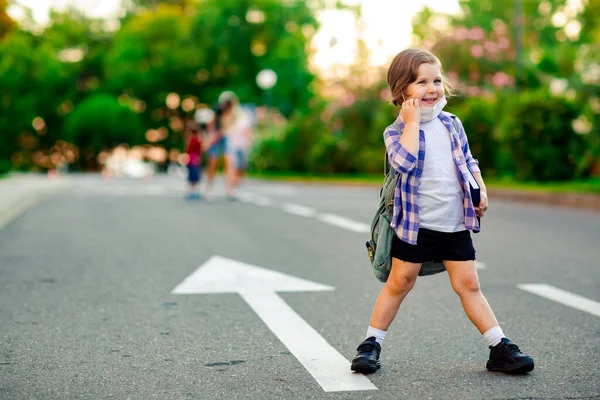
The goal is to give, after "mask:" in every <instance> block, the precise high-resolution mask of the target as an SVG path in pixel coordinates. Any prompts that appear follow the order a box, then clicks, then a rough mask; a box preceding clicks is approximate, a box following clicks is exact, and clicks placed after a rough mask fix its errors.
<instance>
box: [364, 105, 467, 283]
mask: <svg viewBox="0 0 600 400" xmlns="http://www.w3.org/2000/svg"><path fill="white" fill-rule="evenodd" d="M452 125H453V126H454V129H456V131H457V132H458V130H459V127H458V122H457V121H456V118H454V116H453V118H452ZM393 126H394V127H395V128H396V129H398V130H400V127H399V126H398V125H397V124H396V122H394V124H393ZM384 175H385V178H384V180H383V186H382V188H381V192H380V194H379V207H377V211H376V212H375V215H374V216H373V220H372V221H371V229H370V234H371V236H370V238H369V240H368V241H367V243H366V246H367V251H368V253H369V260H370V261H371V267H372V268H373V274H375V278H377V279H378V280H379V281H381V282H386V281H387V279H388V276H389V275H390V271H391V269H392V254H391V253H392V239H393V238H394V235H395V234H396V232H394V229H393V228H392V227H391V226H390V223H391V222H392V215H393V213H394V191H395V188H396V186H397V185H398V180H399V179H402V175H401V174H399V173H398V172H397V171H396V170H394V169H393V168H391V167H390V163H389V161H388V155H387V152H386V153H385V164H384ZM444 271H446V267H444V264H443V263H442V262H433V261H426V262H424V263H423V265H422V266H421V270H420V271H419V276H427V275H433V274H438V273H440V272H444Z"/></svg>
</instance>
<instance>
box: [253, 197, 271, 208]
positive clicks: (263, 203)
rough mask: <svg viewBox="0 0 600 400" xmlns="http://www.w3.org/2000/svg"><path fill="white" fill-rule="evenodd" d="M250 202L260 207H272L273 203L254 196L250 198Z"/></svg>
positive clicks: (265, 198)
mask: <svg viewBox="0 0 600 400" xmlns="http://www.w3.org/2000/svg"><path fill="white" fill-rule="evenodd" d="M250 202H251V203H253V204H256V205H257V206H261V207H270V206H272V205H273V201H272V200H271V199H269V198H268V197H263V196H254V197H252V198H250Z"/></svg>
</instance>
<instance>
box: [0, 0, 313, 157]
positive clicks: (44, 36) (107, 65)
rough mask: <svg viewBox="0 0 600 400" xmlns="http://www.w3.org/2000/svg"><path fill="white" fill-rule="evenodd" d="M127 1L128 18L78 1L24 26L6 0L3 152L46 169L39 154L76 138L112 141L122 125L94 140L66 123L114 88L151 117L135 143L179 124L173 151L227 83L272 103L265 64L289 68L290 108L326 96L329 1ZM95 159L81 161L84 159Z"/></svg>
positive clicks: (284, 99)
mask: <svg viewBox="0 0 600 400" xmlns="http://www.w3.org/2000/svg"><path fill="white" fill-rule="evenodd" d="M124 4H125V6H126V10H127V13H126V15H125V16H124V17H123V18H122V19H121V20H120V21H103V20H94V19H89V18H85V17H84V16H82V15H81V13H79V12H77V11H76V10H73V9H70V10H68V11H66V12H62V13H57V12H53V13H52V15H51V21H52V23H51V24H50V25H49V26H47V27H45V28H43V29H41V30H40V27H39V26H36V25H35V24H34V23H33V20H32V19H31V13H29V19H27V18H26V20H25V21H24V22H23V25H22V26H18V25H15V26H13V24H12V20H10V19H9V18H7V16H6V13H5V9H6V0H0V54H1V56H0V57H1V58H0V88H1V92H0V104H1V105H2V107H1V108H0V129H1V134H0V159H2V160H9V159H10V160H12V163H13V165H14V166H15V167H16V168H21V169H29V168H36V167H42V166H40V165H36V162H35V161H34V160H33V157H32V155H33V153H34V152H40V151H42V152H44V153H46V155H48V156H49V155H50V154H49V153H50V152H51V151H52V149H54V148H55V146H54V145H55V143H56V142H57V141H59V140H62V139H64V138H65V137H67V136H68V137H69V138H70V140H73V141H74V142H73V143H72V144H74V145H76V146H78V147H80V148H84V147H88V148H91V149H94V151H97V150H98V149H99V148H101V147H105V146H109V145H111V144H112V143H113V137H112V136H111V135H112V134H111V133H110V132H106V133H105V134H104V136H101V135H99V136H96V137H95V139H94V140H95V141H94V145H93V146H90V143H88V142H86V141H85V140H84V138H85V137H86V135H85V130H84V128H85V124H74V123H70V124H69V125H68V126H67V124H66V122H67V119H69V120H71V118H69V117H70V114H71V113H72V112H75V111H74V110H80V109H81V106H83V105H86V107H84V108H83V109H84V110H87V111H86V113H84V114H80V115H78V118H77V120H81V119H82V118H87V117H92V113H91V112H90V109H91V106H90V104H92V105H95V106H100V105H102V106H103V107H104V106H106V107H108V104H109V103H108V101H107V99H108V97H111V98H112V99H113V104H114V103H115V102H117V103H118V104H121V105H122V106H124V107H127V108H129V109H130V110H131V111H132V112H133V113H135V114H137V115H138V116H139V118H140V120H141V126H140V127H139V128H138V130H137V131H135V130H129V133H128V134H124V133H123V132H121V133H119V135H118V137H119V139H120V140H122V141H123V143H125V144H129V145H134V144H137V143H138V142H139V138H140V137H143V136H144V133H145V132H146V131H147V130H149V129H161V132H163V131H165V132H167V133H166V134H165V135H161V137H160V139H159V142H158V143H157V144H158V145H161V146H164V147H167V149H170V148H180V147H181V146H182V134H183V129H184V127H185V122H186V121H187V120H189V119H190V118H192V116H193V112H194V110H195V107H196V106H197V105H198V104H200V103H208V104H211V103H214V102H215V101H216V99H217V97H218V95H219V93H221V92H222V91H224V90H226V89H230V90H234V91H236V92H237V93H238V95H239V97H240V98H241V99H242V101H243V102H247V103H256V104H262V103H264V102H263V99H264V93H262V91H261V89H259V88H258V86H257V84H256V74H257V73H258V72H259V71H260V70H261V69H263V68H271V69H273V70H275V71H276V72H277V73H278V75H279V80H278V84H277V86H276V87H275V88H274V89H273V100H274V103H276V104H277V105H278V106H279V107H280V110H281V111H282V112H284V113H285V114H286V115H288V116H289V115H291V114H292V113H293V112H295V110H299V109H305V108H306V107H307V102H308V100H309V99H310V98H312V97H314V96H315V94H314V87H313V83H314V82H315V77H314V74H313V73H312V72H311V71H310V70H309V67H308V58H309V55H310V52H311V50H310V46H309V43H310V41H311V39H312V37H313V35H314V33H315V32H316V30H317V28H318V24H317V20H316V17H315V13H316V12H317V11H318V10H319V9H321V8H322V7H324V3H323V2H322V1H320V0H318V1H313V2H311V7H310V8H309V7H308V6H307V4H306V2H304V1H296V0H293V1H289V0H256V1H249V0H241V1H234V0H203V1H195V0H189V1H186V0H181V1H158V0H157V1H151V0H150V1H144V0H130V1H126V2H125V3H124ZM99 95H103V96H104V97H97V96H99ZM167 98H169V99H170V101H167ZM98 99H104V100H103V101H99V100H98ZM88 100H90V101H88ZM167 103H170V104H167ZM99 112H100V111H99ZM82 115H83V116H82ZM102 126H104V127H107V126H112V125H106V124H105V125H102ZM73 129H82V132H79V133H77V132H74V131H73ZM23 138H27V140H24V139H23ZM102 138H105V143H104V144H103V145H102V146H99V143H97V142H96V141H97V140H101V139H102ZM38 158H39V157H38ZM53 159H54V158H53ZM89 165H90V164H89V163H88V162H87V161H86V160H80V161H78V162H76V164H75V165H74V167H76V168H85V167H86V166H89Z"/></svg>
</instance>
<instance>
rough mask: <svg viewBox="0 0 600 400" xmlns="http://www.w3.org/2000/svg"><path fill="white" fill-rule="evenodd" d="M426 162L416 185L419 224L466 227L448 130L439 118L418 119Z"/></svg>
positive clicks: (434, 227) (440, 228) (446, 228)
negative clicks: (426, 120) (423, 135)
mask: <svg viewBox="0 0 600 400" xmlns="http://www.w3.org/2000/svg"><path fill="white" fill-rule="evenodd" d="M419 128H420V129H421V130H423V133H425V162H424V167H423V175H422V176H421V182H420V184H419V189H418V204H419V220H420V226H421V228H426V229H431V230H435V231H439V232H458V231H463V230H465V229H466V228H465V215H464V207H463V196H464V194H463V190H462V187H461V184H460V177H459V175H458V169H457V168H456V164H455V163H454V159H453V158H452V143H451V142H450V132H448V129H447V128H446V126H445V125H444V124H443V123H442V121H441V120H440V119H439V118H434V119H433V120H432V121H429V122H421V124H420V126H419Z"/></svg>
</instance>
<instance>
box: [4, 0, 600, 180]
mask: <svg viewBox="0 0 600 400" xmlns="http://www.w3.org/2000/svg"><path fill="white" fill-rule="evenodd" d="M9 3H10V1H9V0H0V169H2V168H1V166H2V165H6V162H7V160H10V161H11V163H12V165H13V166H14V167H16V168H20V169H32V168H33V169H35V168H48V167H50V166H51V164H48V163H49V161H48V160H50V162H52V163H56V162H60V161H61V157H62V155H63V154H66V153H69V154H73V151H71V150H72V148H71V147H68V146H66V145H65V144H64V140H68V141H69V142H70V144H69V146H70V145H74V146H75V147H77V148H78V149H79V150H80V151H79V152H77V154H80V155H81V156H82V157H81V158H80V159H79V160H78V161H75V165H74V167H75V168H91V167H94V163H93V162H91V161H90V160H92V161H93V158H94V157H95V155H96V153H97V152H98V151H101V150H103V149H105V148H109V147H110V146H113V145H115V144H116V143H117V142H119V143H125V144H129V145H137V144H152V145H158V146H162V147H164V148H166V149H167V150H171V149H174V148H181V147H182V142H183V140H182V138H183V130H184V128H185V124H186V122H187V121H188V120H189V119H191V118H192V117H193V113H194V110H195V108H196V107H197V106H198V105H199V104H202V103H204V104H209V105H210V104H212V103H214V102H215V101H216V99H217V96H218V95H219V93H221V92H222V91H223V90H227V89H229V90H233V91H235V92H236V93H237V94H238V95H239V97H240V98H241V100H242V101H243V102H245V103H253V104H258V105H261V104H266V103H269V102H271V101H272V104H273V105H275V106H276V107H277V108H278V110H279V111H280V112H281V114H282V115H283V116H284V117H285V122H283V123H282V124H279V125H276V126H271V127H263V129H262V131H261V133H260V135H259V139H258V141H257V142H256V145H255V152H254V154H253V155H252V157H251V161H252V166H253V168H254V169H256V170H277V171H296V172H319V173H328V172H345V173H365V172H372V173H379V172H381V170H382V165H383V155H384V147H383V140H382V133H383V130H384V129H385V127H386V126H388V125H389V124H390V123H391V122H392V121H393V119H394V118H395V117H396V115H397V110H395V109H394V108H393V107H392V106H391V105H389V104H388V103H387V101H386V100H387V98H388V94H387V89H386V82H385V70H383V69H378V68H376V67H372V66H370V65H369V63H368V59H367V57H368V54H369V49H368V48H366V46H365V44H364V43H363V42H361V41H359V43H358V50H359V51H358V54H357V55H356V59H355V63H354V64H353V65H351V66H349V67H348V68H347V72H348V73H347V75H345V76H344V78H340V79H337V80H335V81H334V82H328V83H327V85H324V84H323V82H321V81H320V80H319V79H318V77H316V76H315V75H314V73H313V72H312V71H311V70H310V68H309V60H310V58H311V56H312V53H311V51H312V50H311V41H312V39H313V37H314V34H315V32H316V31H317V29H318V27H319V26H318V22H317V18H316V15H317V13H318V12H319V11H320V10H323V9H326V8H327V7H337V8H344V7H345V6H343V5H342V4H340V2H339V1H336V2H333V1H325V0H313V1H310V2H305V1H301V0H124V1H123V4H124V10H125V12H124V15H123V16H122V17H121V18H120V19H119V20H118V21H103V20H95V19H89V18H86V17H84V16H83V15H82V14H81V13H79V12H77V11H75V10H68V11H66V12H62V13H57V12H53V14H52V15H51V21H52V23H51V24H50V25H49V26H47V27H44V28H41V27H39V26H36V25H35V24H34V23H33V20H32V17H31V13H29V14H27V13H25V19H24V20H22V21H19V23H18V24H17V23H15V22H14V21H12V20H11V19H10V18H9V17H8V15H7V14H6V8H7V5H9ZM459 3H460V8H461V13H459V14H457V15H445V14H439V13H435V12H433V11H432V10H430V9H427V8H425V9H424V10H423V11H422V12H420V13H419V14H417V15H416V16H415V19H414V24H413V26H414V38H415V39H414V42H415V44H417V45H420V46H423V47H426V48H430V49H432V51H433V52H434V53H436V54H437V55H439V56H440V58H441V59H442V61H444V64H445V70H446V71H447V73H448V75H449V77H450V78H451V79H452V80H453V81H454V82H456V83H457V84H458V86H459V87H460V95H459V96H458V97H457V98H454V99H452V100H451V101H450V104H449V106H448V110H449V111H451V112H455V113H456V114H457V115H458V116H459V117H460V118H461V120H462V121H463V124H464V125H465V127H466V129H467V133H468V135H469V140H470V143H471V149H472V151H473V153H474V155H475V156H476V157H477V158H479V160H480V164H481V166H482V168H483V169H484V173H485V174H491V175H496V176H504V175H507V174H509V175H513V176H518V177H521V178H524V179H541V180H552V179H570V178H574V177H586V176H589V174H590V173H591V172H592V170H593V168H594V162H596V163H597V165H598V161H597V160H598V159H599V157H600V120H599V119H600V117H599V116H600V85H599V83H600V47H599V46H600V44H599V43H600V22H599V21H600V0H583V1H582V2H581V4H582V6H581V7H579V8H577V2H573V1H567V0H544V1H540V2H534V1H527V0H515V1H513V0H479V1H476V2H474V1H467V0H459ZM345 8H348V9H350V10H351V12H354V14H355V16H356V18H357V28H359V30H360V21H359V20H358V19H359V18H360V12H359V10H357V9H356V8H353V7H345ZM334 45H335V44H332V46H334ZM264 68H270V69H273V70H274V71H275V72H276V73H277V75H278V78H279V79H278V82H277V85H275V87H274V88H273V89H272V90H271V91H270V92H269V93H268V96H267V93H265V92H264V91H263V90H261V89H260V88H259V87H258V86H257V84H256V75H257V73H258V72H259V71H260V70H262V69H264ZM326 99H330V100H326ZM117 120H120V121H122V123H121V124H116V123H115V121H117ZM146 132H151V133H152V134H151V135H148V136H147V137H145V134H146ZM156 132H160V134H156ZM146 141H151V142H150V143H147V142H146ZM57 143H61V144H60V145H57ZM57 149H59V150H60V149H62V150H61V151H62V153H61V154H59V155H56V154H54V157H53V152H57V151H58V150H57ZM65 149H67V150H65ZM62 161H63V162H64V160H62ZM67 161H68V162H71V161H70V160H67ZM558 165H560V166H563V167H564V168H566V169H568V171H567V172H565V171H562V170H560V168H555V167H556V166H558ZM598 169H599V170H600V167H598Z"/></svg>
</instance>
